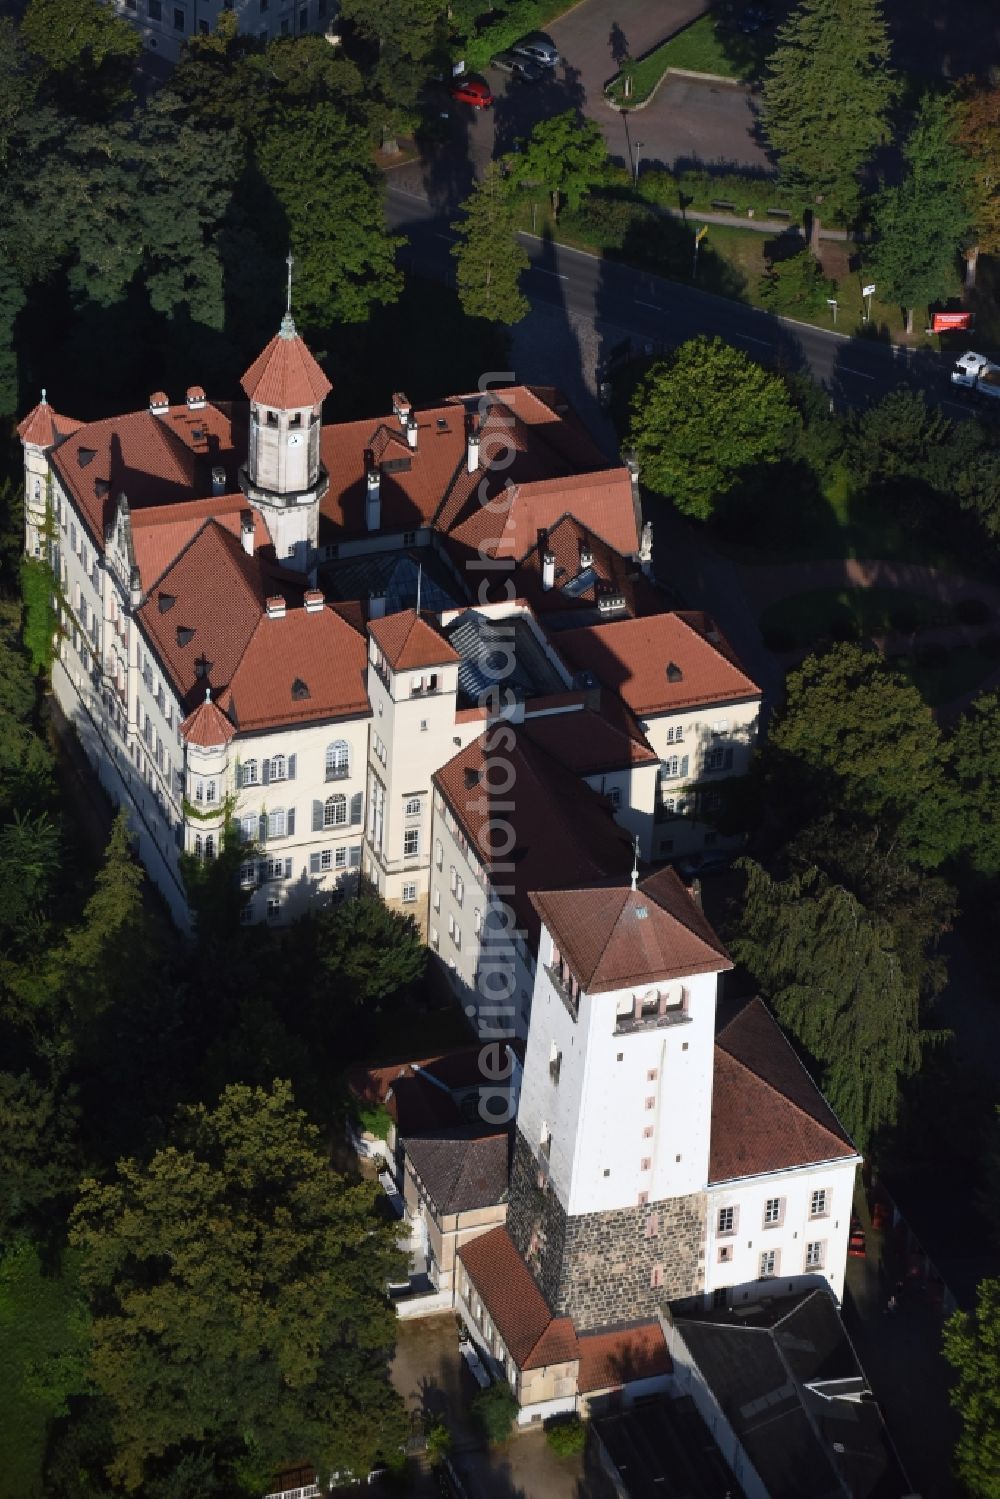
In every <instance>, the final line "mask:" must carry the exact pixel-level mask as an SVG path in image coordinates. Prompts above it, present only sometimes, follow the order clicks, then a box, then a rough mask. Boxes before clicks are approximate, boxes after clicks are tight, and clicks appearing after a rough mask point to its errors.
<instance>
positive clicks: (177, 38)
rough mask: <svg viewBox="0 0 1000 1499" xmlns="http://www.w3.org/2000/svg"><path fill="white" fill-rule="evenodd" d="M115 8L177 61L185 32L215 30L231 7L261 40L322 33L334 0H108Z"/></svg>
mask: <svg viewBox="0 0 1000 1499" xmlns="http://www.w3.org/2000/svg"><path fill="white" fill-rule="evenodd" d="M112 3H113V4H114V8H115V11H116V12H117V14H118V15H119V16H121V17H122V19H123V20H126V21H128V22H129V23H130V25H132V26H134V27H135V29H136V30H137V31H138V32H139V35H140V36H141V37H142V43H143V46H144V47H148V48H149V50H150V51H151V52H155V53H156V55H157V56H158V57H163V58H166V59H167V61H169V62H176V61H177V60H178V58H179V57H180V54H181V48H182V47H183V45H184V43H185V42H186V41H187V39H188V38H189V37H192V36H207V35H208V34H209V32H211V31H214V30H215V27H216V23H217V21H218V18H219V15H220V14H221V13H222V12H223V11H225V10H231V11H234V12H235V14H236V20H237V26H238V29H239V30H240V31H241V32H243V33H244V34H245V35H248V36H256V37H259V38H260V40H261V41H272V40H274V39H275V38H276V37H286V36H287V37H293V36H304V35H306V34H307V33H309V32H318V33H320V34H321V35H322V34H325V33H329V34H330V35H335V32H334V31H333V29H332V28H333V23H334V20H335V18H336V16H337V14H338V13H339V9H340V7H339V4H338V0H112Z"/></svg>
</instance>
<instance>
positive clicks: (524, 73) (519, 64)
mask: <svg viewBox="0 0 1000 1499" xmlns="http://www.w3.org/2000/svg"><path fill="white" fill-rule="evenodd" d="M490 67H491V68H499V70H500V72H501V73H509V74H510V76H511V78H518V79H520V80H521V82H522V83H537V82H538V80H539V78H541V76H542V70H541V68H540V67H539V66H538V64H537V63H535V62H532V60H531V58H530V57H526V56H525V55H524V54H523V53H520V52H515V51H514V50H513V48H510V49H509V50H508V51H506V52H498V53H497V55H496V56H495V57H491V58H490Z"/></svg>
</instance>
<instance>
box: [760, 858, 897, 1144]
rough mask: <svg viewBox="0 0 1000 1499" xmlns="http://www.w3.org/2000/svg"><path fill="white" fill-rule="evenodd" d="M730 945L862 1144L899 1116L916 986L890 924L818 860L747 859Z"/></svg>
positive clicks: (852, 1132)
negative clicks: (779, 867)
mask: <svg viewBox="0 0 1000 1499" xmlns="http://www.w3.org/2000/svg"><path fill="white" fill-rule="evenodd" d="M744 867H745V869H746V874H747V886H746V894H745V901H744V907H743V911H742V914H741V916H740V921H739V928H738V932H737V935H736V937H735V940H734V942H733V951H734V954H735V956H736V957H737V958H738V959H739V960H740V962H741V963H745V964H746V966H747V968H749V970H750V972H751V973H752V974H753V976H754V978H755V979H756V980H757V982H758V983H759V984H760V986H761V992H762V994H763V995H764V997H765V998H766V999H767V1000H768V1001H769V1002H770V1003H771V1004H772V1005H773V1006H774V1009H775V1012H776V1014H777V1016H778V1019H779V1020H780V1021H781V1024H782V1025H783V1026H784V1027H785V1028H786V1030H789V1031H790V1032H791V1033H792V1035H793V1036H794V1037H795V1039H796V1040H797V1042H798V1043H799V1045H800V1046H801V1047H802V1049H803V1050H804V1051H805V1052H806V1053H807V1054H808V1055H809V1056H810V1057H811V1058H812V1059H813V1061H814V1063H815V1064H816V1066H817V1069H818V1074H819V1075H818V1079H817V1080H818V1081H819V1083H820V1085H821V1086H822V1088H823V1090H824V1092H825V1093H826V1095H827V1097H828V1098H829V1100H830V1103H831V1104H832V1105H833V1108H834V1109H835V1110H836V1112H837V1114H838V1115H839V1117H840V1118H841V1120H842V1121H843V1123H844V1125H845V1126H846V1128H847V1129H848V1130H849V1132H850V1133H851V1135H852V1136H853V1138H854V1139H855V1141H856V1142H857V1143H858V1144H859V1145H861V1146H862V1147H864V1146H865V1145H866V1144H867V1143H868V1141H869V1140H870V1139H871V1137H872V1135H873V1134H874V1133H875V1132H876V1131H877V1130H878V1129H880V1128H881V1127H882V1126H884V1125H887V1124H891V1123H892V1122H893V1120H894V1119H895V1117H896V1108H897V1103H898V1091H899V1082H900V1079H901V1078H903V1077H907V1076H910V1075H912V1074H913V1073H915V1072H916V1071H917V1070H918V1069H919V1067H920V1055H921V1023H920V992H919V986H918V985H917V984H916V983H914V982H913V980H912V978H910V977H909V976H908V974H907V972H906V969H905V965H904V963H903V962H902V960H901V955H900V952H899V950H898V945H897V942H896V937H895V933H894V931H893V928H892V926H891V924H890V923H889V922H888V921H886V920H885V919H883V918H882V917H880V916H878V915H877V914H875V913H873V912H872V911H869V910H867V909H866V908H865V906H864V905H862V903H861V902H860V901H859V900H858V899H857V897H856V896H854V895H852V894H851V893H850V892H849V891H848V890H846V889H845V888H844V887H843V886H842V885H838V884H835V883H833V882H832V881H830V880H829V879H827V877H826V876H825V875H823V874H821V873H820V871H819V870H818V869H815V868H812V869H807V870H805V871H804V872H803V873H801V874H794V875H792V876H791V877H790V878H789V879H787V880H784V881H778V880H774V879H772V878H771V876H770V875H769V874H767V873H766V871H765V870H764V869H762V868H761V866H760V865H758V864H755V863H754V862H753V861H752V860H746V861H745V862H744Z"/></svg>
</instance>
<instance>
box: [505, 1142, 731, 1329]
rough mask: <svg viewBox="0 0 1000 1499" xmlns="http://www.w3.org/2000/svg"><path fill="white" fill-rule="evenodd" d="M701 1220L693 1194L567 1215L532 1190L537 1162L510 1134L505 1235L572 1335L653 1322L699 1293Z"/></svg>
mask: <svg viewBox="0 0 1000 1499" xmlns="http://www.w3.org/2000/svg"><path fill="white" fill-rule="evenodd" d="M706 1215H707V1197H706V1194H705V1193H704V1192H694V1193H692V1194H691V1195H690V1196H687V1197H671V1198H667V1199H666V1200H664V1201H662V1202H652V1203H650V1204H649V1205H648V1206H646V1207H634V1208H633V1207H630V1208H617V1209H615V1210H614V1211H612V1212H607V1213H582V1214H580V1215H578V1216H572V1217H571V1216H570V1215H569V1214H567V1212H566V1210H565V1209H564V1208H563V1206H562V1204H561V1203H560V1201H559V1199H558V1197H557V1196H556V1194H555V1192H554V1191H553V1190H552V1188H551V1187H549V1186H546V1187H540V1186H539V1166H538V1162H537V1161H536V1160H535V1158H534V1156H533V1155H532V1152H531V1147H530V1146H529V1145H528V1143H527V1141H526V1140H525V1139H524V1137H523V1135H522V1134H521V1133H520V1131H519V1132H518V1134H517V1138H516V1141H515V1145H514V1162H513V1166H512V1169H511V1181H510V1197H509V1203H508V1209H507V1230H508V1232H509V1234H510V1236H511V1238H512V1239H513V1241H514V1244H515V1246H516V1247H517V1249H518V1251H519V1253H520V1254H521V1255H523V1257H524V1259H525V1260H526V1262H527V1264H528V1266H529V1268H530V1269H531V1271H532V1273H533V1275H534V1277H535V1280H536V1281H537V1283H538V1286H539V1289H540V1290H541V1292H542V1294H543V1295H544V1296H545V1298H546V1300H547V1301H548V1303H549V1305H550V1306H551V1308H552V1310H553V1312H554V1313H555V1314H556V1316H569V1317H572V1319H573V1322H574V1324H575V1326H576V1329H577V1331H578V1332H587V1331H589V1330H590V1329H593V1328H598V1327H607V1326H608V1325H609V1324H613V1323H616V1322H631V1321H635V1320H636V1319H637V1318H644V1317H655V1316H656V1313H657V1309H658V1308H659V1307H660V1306H662V1305H663V1303H664V1301H680V1300H684V1299H685V1298H687V1297H689V1296H699V1295H701V1293H702V1291H703V1290H704V1285H705V1236H706ZM653 1228H655V1230H656V1231H655V1232H651V1229H653Z"/></svg>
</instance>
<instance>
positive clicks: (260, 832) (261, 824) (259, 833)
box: [257, 812, 267, 843]
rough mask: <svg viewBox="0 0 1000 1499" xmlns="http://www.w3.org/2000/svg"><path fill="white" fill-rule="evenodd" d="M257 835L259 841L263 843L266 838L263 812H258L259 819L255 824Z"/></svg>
mask: <svg viewBox="0 0 1000 1499" xmlns="http://www.w3.org/2000/svg"><path fill="white" fill-rule="evenodd" d="M257 837H258V838H259V839H260V841H261V843H264V842H265V841H266V839H267V816H266V814H265V813H263V812H262V813H261V814H260V821H259V822H258V824H257Z"/></svg>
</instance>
